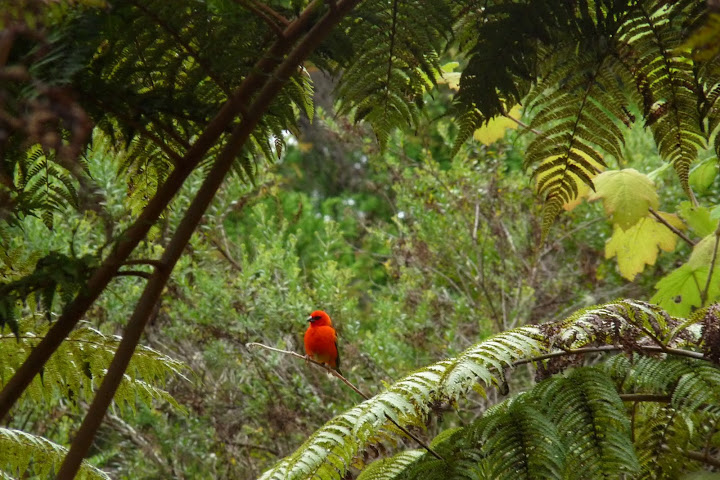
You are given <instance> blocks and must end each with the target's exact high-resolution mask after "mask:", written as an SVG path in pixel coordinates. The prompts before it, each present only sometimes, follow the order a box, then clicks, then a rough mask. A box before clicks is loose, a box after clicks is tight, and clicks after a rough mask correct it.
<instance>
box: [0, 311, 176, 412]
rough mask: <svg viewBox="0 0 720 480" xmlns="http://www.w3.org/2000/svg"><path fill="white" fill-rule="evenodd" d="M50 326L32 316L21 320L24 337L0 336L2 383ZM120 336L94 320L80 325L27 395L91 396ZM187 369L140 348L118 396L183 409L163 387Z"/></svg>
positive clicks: (122, 401) (124, 402) (125, 403)
mask: <svg viewBox="0 0 720 480" xmlns="http://www.w3.org/2000/svg"><path fill="white" fill-rule="evenodd" d="M48 328H49V326H48V325H47V324H46V323H42V324H38V322H37V321H36V319H35V318H33V317H29V318H26V319H25V320H23V321H22V322H20V328H19V330H20V332H21V334H20V335H19V336H18V337H16V336H15V335H12V334H5V335H0V357H2V358H3V359H5V360H4V361H3V364H2V366H1V367H0V385H2V384H4V383H5V382H6V381H7V380H8V379H9V378H10V377H11V376H12V375H13V373H14V372H15V370H16V369H17V368H18V367H19V366H20V365H21V364H22V362H23V361H24V360H25V358H26V357H27V355H28V354H29V352H30V351H31V350H32V348H33V347H34V346H35V345H37V343H38V342H40V341H41V340H42V338H43V337H44V335H45V333H46V332H47V330H48ZM120 340H121V339H120V337H109V336H106V335H103V334H102V333H100V332H99V331H98V330H95V329H94V328H92V327H90V326H88V325H83V326H82V327H81V328H78V329H76V330H74V331H73V332H72V333H71V334H70V336H69V337H68V338H67V340H66V341H65V342H63V343H62V344H61V345H60V347H59V348H58V351H57V353H56V354H55V355H53V356H52V357H51V358H50V360H49V361H48V362H47V364H46V365H45V369H44V373H43V376H42V379H40V378H36V379H35V380H34V381H33V382H32V383H31V384H30V386H29V387H28V389H27V391H26V395H27V396H29V397H31V398H33V399H36V400H40V399H43V400H44V401H51V400H52V398H53V396H54V395H55V394H56V393H61V394H62V395H63V396H64V397H69V398H71V399H74V400H75V399H77V398H86V399H89V398H91V397H92V395H93V392H94V390H95V389H96V388H97V387H98V386H99V385H100V382H101V381H102V378H103V377H104V376H105V372H106V370H107V367H108V365H109V364H110V361H111V360H112V358H113V356H114V355H115V350H116V349H117V346H118V344H119V343H120ZM185 371H186V367H185V365H184V364H182V363H181V362H178V361H177V360H174V359H172V358H170V357H168V356H166V355H163V354H161V353H160V352H158V351H156V350H153V349H151V348H148V347H139V348H138V349H137V351H136V352H135V354H134V355H133V358H132V360H131V362H130V365H129V367H128V370H127V372H126V374H125V378H124V380H123V382H122V383H121V385H120V388H119V389H118V391H117V393H116V395H115V401H116V403H118V404H119V405H121V406H130V407H131V408H134V406H135V404H136V402H138V401H140V402H142V403H145V404H150V403H151V401H152V400H163V401H167V402H169V403H170V404H172V405H174V406H175V407H176V408H180V407H179V405H178V404H177V402H175V401H174V399H172V397H171V396H170V395H169V394H168V393H167V392H165V391H164V390H162V388H161V387H162V386H164V384H165V382H166V381H167V379H168V378H169V377H176V376H180V377H181V378H185Z"/></svg>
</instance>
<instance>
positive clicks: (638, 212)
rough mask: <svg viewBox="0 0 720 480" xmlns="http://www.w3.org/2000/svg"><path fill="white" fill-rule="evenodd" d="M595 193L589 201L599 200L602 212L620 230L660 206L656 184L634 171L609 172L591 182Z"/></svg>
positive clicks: (627, 169) (631, 169) (629, 169)
mask: <svg viewBox="0 0 720 480" xmlns="http://www.w3.org/2000/svg"><path fill="white" fill-rule="evenodd" d="M593 184H594V185H595V192H594V193H592V194H590V196H589V197H588V201H591V202H592V201H594V200H599V199H602V201H603V206H604V207H605V213H606V214H607V215H608V217H610V219H611V220H612V222H613V223H614V224H616V225H619V226H620V228H622V229H623V230H627V229H628V228H630V227H632V226H633V225H634V224H635V223H636V222H637V221H639V220H640V219H641V218H643V217H645V216H646V215H647V213H648V209H649V208H653V209H657V208H658V205H659V201H658V195H657V192H656V191H655V184H654V183H653V182H652V180H650V178H648V176H647V175H645V174H642V173H640V172H638V171H637V170H635V169H633V168H626V169H624V170H609V171H607V172H603V173H601V174H599V175H598V176H596V177H595V178H594V179H593Z"/></svg>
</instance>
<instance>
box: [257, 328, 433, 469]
mask: <svg viewBox="0 0 720 480" xmlns="http://www.w3.org/2000/svg"><path fill="white" fill-rule="evenodd" d="M245 346H246V347H247V348H248V349H249V348H250V347H260V348H264V349H266V350H271V351H273V352H277V353H282V354H284V355H290V356H292V357H297V358H299V359H301V360H305V361H307V362H310V363H314V364H315V365H317V366H318V367H321V368H323V369H325V371H327V372H328V373H329V374H331V375H333V376H335V377H337V378H339V379H340V380H341V381H342V382H343V383H344V384H345V385H347V386H348V387H350V388H352V389H353V391H354V392H355V393H357V394H358V395H360V396H361V397H363V398H364V399H365V400H370V397H368V396H367V395H365V394H364V393H363V392H362V391H361V390H360V389H359V388H357V387H356V386H355V385H353V384H352V383H350V381H349V380H348V379H347V378H345V377H343V376H342V375H340V373H338V371H337V370H334V369H332V368H330V367H329V366H327V365H325V364H324V363H320V362H316V361H315V360H313V359H312V358H310V357H306V356H305V355H300V354H299V353H297V352H292V351H290V350H281V349H279V348H274V347H269V346H267V345H263V344H262V343H256V342H250V343H248V344H246V345H245ZM385 418H387V419H388V420H390V421H391V422H392V423H393V424H394V425H395V426H396V427H398V428H399V429H400V430H402V432H403V433H404V434H405V435H407V436H408V437H410V438H412V439H413V440H415V441H416V442H417V443H418V444H419V445H420V446H422V447H423V448H424V449H425V450H427V451H428V452H429V453H430V454H431V455H432V456H433V457H435V458H437V459H438V460H442V461H446V460H445V459H444V458H443V457H442V456H440V454H439V453H437V452H436V451H435V450H433V449H432V448H431V447H430V445H427V444H426V443H425V442H423V441H422V440H420V439H419V438H418V437H417V436H415V435H414V434H412V433H411V432H409V431H408V430H407V429H406V428H405V427H403V426H402V425H400V424H399V423H397V422H396V421H395V420H393V419H392V418H390V416H389V415H388V414H387V413H386V414H385Z"/></svg>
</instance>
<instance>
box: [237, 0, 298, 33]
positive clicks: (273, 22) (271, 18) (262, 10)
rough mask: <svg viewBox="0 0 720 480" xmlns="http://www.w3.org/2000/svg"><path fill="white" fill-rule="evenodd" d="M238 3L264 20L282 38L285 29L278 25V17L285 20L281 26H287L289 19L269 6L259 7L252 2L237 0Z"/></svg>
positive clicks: (250, 0) (249, 0)
mask: <svg viewBox="0 0 720 480" xmlns="http://www.w3.org/2000/svg"><path fill="white" fill-rule="evenodd" d="M235 1H236V2H237V3H239V4H240V5H242V6H243V7H245V8H247V9H248V10H250V11H251V12H253V13H254V14H255V15H257V16H258V17H260V18H262V19H263V21H264V22H265V23H266V24H267V26H268V27H270V29H271V30H273V31H274V32H275V33H276V34H277V35H278V36H280V37H282V35H283V29H282V28H281V26H280V25H279V24H278V22H277V20H279V18H278V17H280V18H282V19H283V20H285V21H284V22H282V20H280V24H282V25H285V26H287V19H285V18H284V17H283V16H282V15H280V14H279V13H277V12H275V10H273V9H272V8H270V7H268V6H267V5H257V4H255V2H253V1H252V0H235ZM267 10H271V11H272V12H273V13H274V15H273V14H271V13H270V12H268V11H267Z"/></svg>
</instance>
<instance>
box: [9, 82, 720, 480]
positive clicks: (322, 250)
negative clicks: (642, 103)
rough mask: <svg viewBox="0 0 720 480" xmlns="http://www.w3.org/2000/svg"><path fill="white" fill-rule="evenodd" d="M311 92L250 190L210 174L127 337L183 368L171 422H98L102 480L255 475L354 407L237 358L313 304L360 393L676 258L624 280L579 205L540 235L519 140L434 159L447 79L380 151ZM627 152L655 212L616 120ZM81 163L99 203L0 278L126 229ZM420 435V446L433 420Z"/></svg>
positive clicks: (339, 389)
mask: <svg viewBox="0 0 720 480" xmlns="http://www.w3.org/2000/svg"><path fill="white" fill-rule="evenodd" d="M315 85H316V97H317V99H318V105H319V107H318V108H317V111H316V114H315V119H314V121H313V122H310V121H309V120H308V119H301V122H300V126H301V131H300V133H301V135H300V136H299V138H297V139H295V138H294V137H290V136H288V137H287V138H286V139H285V141H286V143H287V148H286V149H285V150H284V152H283V155H282V157H281V158H280V159H279V161H278V162H277V163H275V164H274V165H272V166H271V167H270V168H268V169H267V170H266V171H263V172H259V173H258V174H257V176H256V178H255V181H254V183H252V184H249V183H247V182H246V181H243V179H242V178H239V177H238V176H232V177H230V178H228V179H227V180H226V182H225V185H224V187H223V188H222V191H221V192H220V193H219V195H218V196H217V197H216V199H215V201H214V203H213V205H212V207H211V209H210V211H209V212H208V213H207V215H206V216H205V218H204V220H203V223H202V225H201V227H200V228H199V229H198V231H197V232H196V233H195V235H194V237H193V239H192V241H191V243H190V245H189V246H188V249H187V252H186V255H184V256H183V258H182V260H181V262H180V263H179V264H178V266H177V267H176V269H175V272H174V273H173V276H172V278H171V280H170V283H169V286H168V288H167V289H166V292H165V294H164V296H163V300H162V304H161V305H160V306H159V308H158V309H157V310H156V313H155V315H154V317H153V319H152V320H151V323H150V325H149V327H148V329H147V330H146V336H145V338H144V340H143V343H144V344H146V345H148V346H150V347H152V348H155V349H157V350H159V351H161V352H163V353H166V354H168V355H170V356H172V357H174V358H176V359H179V360H181V361H183V362H185V363H186V364H187V365H188V366H189V367H190V369H191V370H192V371H193V372H194V374H193V375H192V376H191V377H190V378H189V379H183V378H176V379H171V380H170V383H169V385H168V387H167V388H168V391H169V392H170V393H171V394H172V395H173V397H174V398H175V399H176V400H177V402H178V403H179V404H180V405H181V406H182V407H183V408H184V409H185V411H184V412H183V411H181V410H178V409H175V408H172V407H171V406H170V405H168V404H165V403H163V402H157V401H156V402H155V403H154V404H152V406H148V405H142V406H138V407H137V408H135V409H127V411H122V412H118V411H115V412H113V413H112V414H111V415H110V416H109V418H108V421H107V422H106V424H105V425H104V426H103V427H102V430H101V433H100V435H99V436H98V438H97V440H96V444H95V448H94V451H93V455H94V456H93V458H92V459H91V461H92V462H93V463H94V464H95V465H97V466H99V467H101V468H103V469H104V470H105V471H108V472H110V473H111V475H113V477H115V478H128V479H130V478H133V479H142V478H148V479H149V478H170V477H172V478H255V477H256V476H258V475H259V474H260V473H261V472H262V471H263V470H264V469H265V468H267V467H268V466H269V465H271V464H273V463H274V462H275V461H276V460H277V459H278V458H280V457H283V456H285V455H287V454H289V453H291V452H292V451H293V450H294V449H295V448H296V447H297V446H298V445H299V444H300V443H301V442H302V441H303V440H304V439H305V438H307V437H308V435H310V434H311V433H312V432H313V431H314V430H315V429H316V428H318V427H319V426H320V425H322V424H323V423H324V422H326V421H327V420H328V419H329V418H331V417H332V416H333V415H335V414H337V413H339V412H341V411H343V410H344V409H346V408H348V407H349V406H351V405H353V404H355V403H357V400H358V399H357V398H356V396H355V394H354V393H353V392H351V391H349V390H348V389H347V388H345V387H344V386H342V385H341V384H340V382H337V381H333V380H331V379H329V378H327V376H326V375H325V374H324V373H322V372H320V371H318V370H317V369H315V368H310V367H308V366H306V365H305V364H303V363H302V362H297V361H293V360H292V359H289V358H286V357H283V356H277V355H274V354H269V353H268V352H265V351H258V350H252V351H249V350H248V349H247V348H246V347H245V344H246V343H247V342H262V343H264V344H267V345H271V346H275V347H278V348H284V349H290V350H294V351H298V352H302V343H301V337H302V334H303V332H304V329H305V326H306V324H305V321H304V319H305V318H306V316H307V314H308V313H309V312H310V311H311V310H313V309H317V308H322V309H324V310H326V311H328V312H329V313H330V315H331V316H332V318H333V320H334V322H335V323H336V326H337V328H338V331H339V336H340V349H341V356H342V362H343V369H344V372H345V373H346V374H347V376H348V378H349V379H350V380H351V381H353V382H355V383H356V384H357V385H358V386H359V387H360V388H361V389H362V390H364V391H365V392H367V393H375V392H377V391H378V390H380V389H381V388H382V386H383V383H384V382H392V381H393V380H395V379H398V378H400V377H401V376H402V375H404V374H407V373H408V372H410V371H412V370H414V369H416V368H419V367H420V366H423V365H427V364H429V363H431V362H434V361H438V360H440V359H442V358H446V357H448V356H451V355H453V354H456V353H458V352H459V351H461V350H462V349H464V348H466V347H467V346H469V345H471V344H473V343H476V342H478V341H479V340H481V339H483V338H485V337H487V336H489V335H491V334H493V333H497V332H500V331H504V330H507V329H509V328H512V327H515V326H518V325H523V324H527V323H541V322H544V321H547V320H550V319H555V318H558V317H559V316H563V315H567V314H569V313H571V312H573V311H575V310H576V309H578V308H580V307H584V306H588V305H592V304H596V303H599V302H603V301H609V300H612V299H614V298H618V297H633V298H639V299H649V298H650V297H651V296H652V292H653V286H654V284H655V282H656V280H657V278H660V277H662V276H663V275H665V274H666V273H667V272H668V271H670V270H672V269H674V268H675V267H676V266H677V265H679V262H681V261H682V260H683V259H685V258H687V255H688V254H689V248H688V247H687V246H684V245H681V246H679V247H678V249H677V250H676V251H675V252H673V253H671V254H665V255H662V256H661V257H660V258H659V260H658V262H657V263H656V264H655V265H654V266H651V267H649V268H647V269H645V271H644V272H642V273H641V274H640V275H638V276H637V277H636V278H635V280H634V281H632V282H628V281H626V280H624V279H623V278H622V277H621V276H620V275H619V273H618V271H617V267H616V265H615V261H614V260H607V259H605V258H604V255H603V248H604V244H605V241H606V240H607V239H608V238H609V236H610V235H611V233H612V227H611V225H609V224H608V223H607V222H606V221H605V220H604V215H603V213H602V207H601V205H600V204H599V203H597V202H596V203H587V202H584V203H582V204H580V205H579V206H578V207H576V208H575V209H574V210H572V211H571V212H569V213H567V214H565V215H563V216H561V217H560V219H559V221H558V222H557V224H556V226H555V227H554V231H553V235H552V238H551V239H550V240H549V241H548V242H546V243H545V244H541V243H540V235H541V232H540V229H541V226H540V220H539V215H538V212H539V208H540V207H539V204H538V203H537V202H536V200H535V199H534V198H533V195H532V186H531V185H530V182H529V181H528V177H527V176H526V175H525V173H524V172H523V171H522V158H523V152H524V149H525V148H526V146H527V144H528V143H529V141H530V140H531V138H530V136H531V135H532V134H531V133H525V134H522V135H520V134H519V133H518V132H517V131H515V130H513V129H512V128H510V129H507V131H506V132H503V130H504V128H503V129H501V131H500V133H501V135H502V136H501V137H500V138H498V139H497V140H496V141H494V142H491V143H489V144H483V143H480V142H477V141H472V142H470V143H468V144H467V145H466V146H464V147H463V148H462V149H461V150H460V152H459V153H458V154H457V155H456V156H455V157H454V158H453V157H451V155H450V151H451V148H452V146H453V143H454V141H455V137H456V135H457V131H456V127H455V126H454V125H453V123H452V121H451V120H450V119H449V118H448V117H447V115H446V114H447V111H448V108H449V105H450V98H451V93H452V92H451V90H450V88H449V87H448V86H446V85H441V86H440V90H439V91H438V92H435V95H434V96H433V97H429V96H428V98H426V102H427V109H426V110H425V116H424V117H423V121H422V122H421V123H419V125H418V128H417V129H416V131H413V132H405V133H402V132H396V133H395V134H393V135H392V136H391V137H390V138H389V140H388V144H387V148H386V149H385V150H384V151H382V152H381V151H380V150H379V149H378V147H377V144H376V143H375V142H374V141H371V140H369V139H370V138H372V135H371V134H370V132H369V131H368V130H366V127H363V126H362V125H360V126H357V125H353V124H352V123H350V122H349V121H348V120H347V119H346V118H344V117H343V116H338V115H336V114H335V112H333V111H332V109H331V107H330V106H329V104H328V102H324V101H323V99H326V98H328V97H329V96H331V92H332V87H333V85H332V82H331V81H330V80H329V79H327V78H324V77H321V78H317V79H316V83H315ZM626 149H627V154H626V157H627V158H628V159H632V160H631V161H629V165H627V166H632V167H633V168H636V169H638V170H639V171H641V172H644V173H648V174H650V175H651V177H652V178H654V180H655V182H656V183H657V184H659V185H660V187H659V189H661V190H662V191H663V196H662V202H663V205H667V206H668V207H667V210H671V211H672V210H673V209H674V206H675V205H677V204H678V203H679V202H680V201H681V200H682V199H683V195H684V194H683V192H682V189H681V187H679V186H678V184H677V183H678V182H677V181H676V179H675V178H674V173H673V171H672V169H671V168H670V169H668V168H667V167H666V165H664V164H663V162H662V160H661V159H660V157H659V155H658V153H657V151H656V149H655V147H654V143H653V142H652V138H651V137H650V136H649V134H647V133H645V132H644V131H643V130H642V129H641V128H634V129H633V130H632V131H631V132H630V133H629V135H628V137H627V142H626ZM451 158H452V159H451ZM84 160H85V162H86V164H87V172H88V175H89V177H90V178H91V179H92V180H93V182H94V183H95V184H96V185H97V187H98V195H99V198H101V199H102V200H101V205H102V208H100V209H89V208H87V209H83V208H79V209H75V208H71V207H68V208H67V209H66V210H65V211H63V212H62V214H61V215H56V216H55V218H54V228H53V230H52V231H50V230H49V229H48V225H47V224H46V223H44V222H43V220H42V219H40V218H36V217H33V216H26V217H23V218H21V219H20V220H19V221H18V222H17V223H16V224H15V225H11V226H9V227H8V228H7V231H6V235H7V238H8V242H7V243H6V245H8V248H7V252H8V255H15V257H14V261H13V267H14V268H13V269H12V270H11V269H9V268H4V269H3V270H2V271H1V272H0V274H1V275H2V277H3V278H4V279H5V280H9V279H12V278H16V277H18V276H21V275H22V274H26V273H28V272H30V271H32V269H33V268H34V263H35V262H36V261H37V260H38V259H39V258H42V257H44V256H46V255H48V254H49V253H50V252H59V253H62V254H64V255H68V256H70V257H74V258H76V257H81V256H84V255H97V254H98V252H96V251H93V250H92V246H93V245H103V244H106V243H107V241H108V240H109V239H110V238H112V236H113V235H117V234H118V232H121V231H122V230H123V228H125V227H126V226H127V225H129V224H130V221H131V220H132V218H133V216H134V214H133V212H132V211H131V210H130V207H128V206H127V205H128V202H126V201H125V200H126V198H128V196H129V195H132V192H131V185H129V183H128V181H127V180H124V178H125V177H123V175H122V174H119V173H118V172H119V171H120V169H121V167H122V165H123V164H124V160H123V156H122V154H118V148H117V146H116V145H114V144H113V142H112V141H111V139H110V138H109V137H107V136H105V135H103V134H102V133H99V132H96V133H95V134H94V137H93V141H92V145H91V147H90V148H89V149H88V151H87V152H86V154H85V156H84ZM201 181H202V172H195V174H194V176H193V177H192V178H191V179H190V181H188V182H187V183H186V185H185V187H184V189H183V191H182V192H181V194H180V195H178V196H177V197H176V199H175V200H174V203H173V206H172V208H171V209H170V210H169V213H167V214H166V215H165V217H164V218H163V220H162V222H161V223H160V225H159V226H158V227H156V228H155V230H154V231H153V234H152V236H151V240H149V241H147V242H145V243H144V244H143V245H142V246H141V248H140V249H139V250H138V252H136V253H137V254H138V255H139V256H138V258H141V257H142V256H143V255H146V256H147V258H155V257H156V254H157V253H158V252H160V251H162V249H163V247H164V245H165V243H166V242H167V239H168V236H169V232H172V231H173V230H174V227H175V226H176V224H177V223H178V222H179V219H180V218H179V212H182V211H183V207H184V206H186V205H187V204H188V203H189V201H190V199H192V197H193V195H194V193H195V191H196V190H197V189H198V188H199V185H200V183H201ZM697 193H698V195H699V197H700V198H701V199H702V198H705V197H707V198H709V199H710V203H717V200H718V195H719V194H720V191H719V189H718V185H717V182H714V183H711V184H710V185H708V186H707V188H706V189H705V190H704V191H698V192H697ZM661 209H662V208H661ZM17 255H19V256H21V257H22V261H19V260H20V258H19V257H18V256H17ZM18 265H25V266H26V271H24V272H23V271H19V270H18V268H19V267H18ZM148 268H149V267H146V266H142V265H140V266H136V267H135V266H134V267H133V268H132V269H133V270H134V271H135V274H134V275H133V274H132V272H131V273H130V274H128V275H127V276H122V277H119V278H118V279H116V280H115V281H114V282H113V284H112V285H111V288H109V290H108V291H107V292H106V294H105V295H103V296H102V297H101V300H100V301H99V302H98V303H97V304H96V305H95V306H94V307H93V309H92V311H91V312H90V315H89V316H88V320H89V321H91V323H92V324H93V326H94V327H96V328H98V329H99V330H100V331H102V332H104V333H108V334H115V333H118V332H119V330H120V328H121V326H122V325H124V323H125V322H126V320H127V318H128V316H129V315H130V313H131V311H132V307H133V305H134V303H135V301H136V299H137V297H138V296H139V294H140V292H141V288H142V286H143V282H144V280H143V279H142V278H141V277H139V276H137V275H138V274H141V273H142V271H143V270H144V269H145V270H146V271H149V270H147V269H148ZM525 376H526V375H524V372H523V371H519V372H516V373H515V374H514V378H512V379H509V381H510V383H511V385H512V386H513V388H516V387H519V386H522V385H525V384H527V381H528V380H529V379H528V378H524V377H525ZM494 395H496V396H497V395H498V394H497V392H495V393H494ZM496 400H497V398H490V399H485V398H482V397H480V396H478V397H477V398H475V399H471V401H470V402H468V403H467V404H465V405H462V406H438V408H444V409H446V410H449V411H450V414H448V415H445V416H444V420H443V422H444V423H445V425H443V427H442V428H443V429H444V428H447V427H448V426H451V425H452V423H453V422H454V421H455V420H454V419H456V418H458V416H459V417H460V418H467V419H473V418H476V417H477V416H478V415H480V414H481V412H482V411H483V410H484V408H485V407H486V406H487V405H488V404H489V403H494V402H495V401H496ZM77 407H78V405H75V404H73V402H72V401H70V400H68V399H64V398H58V399H57V401H56V402H51V403H49V404H48V405H37V404H31V403H30V402H21V405H19V406H18V407H16V410H15V412H14V414H13V415H12V417H11V420H10V421H9V423H8V425H7V426H8V427H10V428H18V429H26V430H31V431H33V432H36V433H39V434H41V435H44V436H46V437H47V438H49V439H51V440H53V441H55V442H57V443H60V444H67V443H68V440H69V438H68V436H69V434H70V432H72V431H73V428H74V427H75V426H76V425H77V422H79V421H80V416H79V413H78V408H77ZM433 429H434V430H435V431H431V432H430V437H432V436H433V435H434V434H435V433H437V431H439V430H440V429H441V428H440V426H439V425H435V426H431V430H433Z"/></svg>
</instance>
